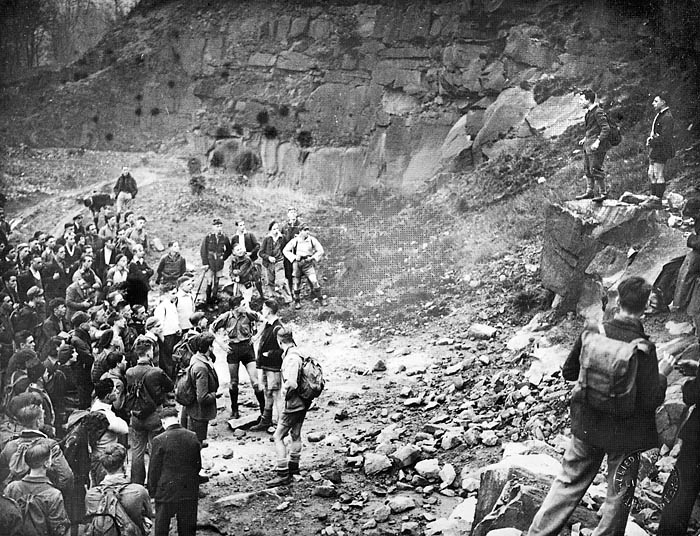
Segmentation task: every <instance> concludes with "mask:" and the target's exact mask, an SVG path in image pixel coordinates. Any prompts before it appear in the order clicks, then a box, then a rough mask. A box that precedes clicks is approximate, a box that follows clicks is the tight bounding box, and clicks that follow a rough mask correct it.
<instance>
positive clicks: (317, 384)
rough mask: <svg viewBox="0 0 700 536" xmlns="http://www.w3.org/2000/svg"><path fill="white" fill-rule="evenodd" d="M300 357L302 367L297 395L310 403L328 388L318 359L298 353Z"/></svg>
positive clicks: (300, 368)
mask: <svg viewBox="0 0 700 536" xmlns="http://www.w3.org/2000/svg"><path fill="white" fill-rule="evenodd" d="M298 355H299V357H301V367H299V380H298V382H297V385H298V387H297V394H298V395H299V396H300V397H301V398H303V399H304V400H307V401H310V400H313V399H314V398H316V397H318V396H319V395H320V394H321V392H322V391H323V388H324V387H325V386H326V381H325V380H324V379H323V369H322V368H321V364H320V363H319V362H318V361H317V360H316V358H314V357H311V356H309V355H304V354H302V353H301V352H298Z"/></svg>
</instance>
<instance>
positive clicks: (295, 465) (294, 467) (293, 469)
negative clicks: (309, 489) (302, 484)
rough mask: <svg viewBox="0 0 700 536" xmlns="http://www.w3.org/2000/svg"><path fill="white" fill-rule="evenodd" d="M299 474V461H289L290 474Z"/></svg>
mask: <svg viewBox="0 0 700 536" xmlns="http://www.w3.org/2000/svg"><path fill="white" fill-rule="evenodd" d="M298 474H299V462H293V461H291V460H290V461H289V476H293V475H298Z"/></svg>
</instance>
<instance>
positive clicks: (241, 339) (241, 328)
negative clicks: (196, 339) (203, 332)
mask: <svg viewBox="0 0 700 536" xmlns="http://www.w3.org/2000/svg"><path fill="white" fill-rule="evenodd" d="M258 320H260V315H259V314H258V313H256V312H254V311H251V310H250V308H249V307H248V304H247V303H245V302H244V301H243V297H242V296H233V297H232V298H231V299H230V300H229V310H228V311H226V312H225V313H223V314H222V315H220V316H219V317H218V318H217V319H216V320H214V323H213V324H212V325H211V331H212V332H213V333H216V332H217V331H218V330H219V329H224V330H225V331H226V336H227V337H228V353H227V354H226V362H227V363H228V371H229V374H230V376H231V385H230V386H229V391H228V392H229V395H230V396H231V418H232V419H238V418H239V417H240V413H239V412H238V369H239V368H240V365H243V366H244V367H245V369H246V371H247V372H248V378H249V379H250V384H251V386H252V387H253V391H254V392H255V398H257V400H258V404H260V414H261V415H262V413H263V411H264V410H265V395H264V394H263V391H262V389H261V388H260V386H259V385H258V370H257V368H256V366H255V352H254V351H253V342H252V338H253V335H254V334H255V323H256V322H257V321H258Z"/></svg>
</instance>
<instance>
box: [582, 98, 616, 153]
mask: <svg viewBox="0 0 700 536" xmlns="http://www.w3.org/2000/svg"><path fill="white" fill-rule="evenodd" d="M585 124H586V142H585V144H584V147H585V148H586V150H587V151H588V150H589V149H590V146H591V144H592V143H593V142H594V141H596V140H600V145H599V146H598V149H596V152H598V151H607V150H608V149H610V142H609V140H610V124H609V123H608V116H607V115H605V112H604V111H603V109H602V108H601V107H600V106H599V105H596V106H595V107H594V108H592V109H590V110H588V111H587V112H586V119H585Z"/></svg>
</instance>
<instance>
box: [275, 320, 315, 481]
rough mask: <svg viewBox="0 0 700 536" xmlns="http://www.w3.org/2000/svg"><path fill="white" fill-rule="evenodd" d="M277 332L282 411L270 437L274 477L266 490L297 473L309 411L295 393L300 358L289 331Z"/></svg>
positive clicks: (306, 403)
mask: <svg viewBox="0 0 700 536" xmlns="http://www.w3.org/2000/svg"><path fill="white" fill-rule="evenodd" d="M276 332H277V344H279V347H280V348H281V349H282V352H283V354H282V371H281V372H282V396H283V397H284V410H283V411H282V414H281V415H280V417H279V420H278V421H277V429H276V430H275V433H274V435H273V439H274V441H275V454H276V456H277V462H276V467H275V472H276V473H277V474H276V476H275V478H273V479H272V480H269V481H268V482H267V485H268V486H269V487H277V486H284V485H285V484H289V483H290V482H291V481H292V476H293V475H295V474H298V473H299V459H300V457H301V427H302V426H303V424H304V418H305V417H306V412H307V411H308V409H309V403H308V401H306V400H304V399H303V398H301V397H300V396H299V394H298V393H297V387H298V380H299V371H300V369H301V362H302V356H301V354H300V353H299V350H298V349H297V346H296V344H295V342H294V337H293V336H292V330H290V329H286V328H279V329H277V330H276ZM288 435H289V436H290V437H291V439H292V441H291V445H290V448H289V459H287V446H286V445H285V444H284V438H285V437H287V436H288Z"/></svg>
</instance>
